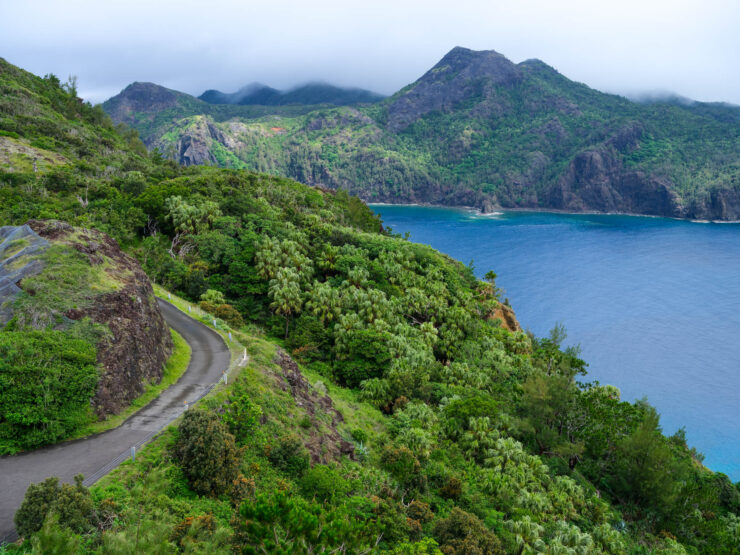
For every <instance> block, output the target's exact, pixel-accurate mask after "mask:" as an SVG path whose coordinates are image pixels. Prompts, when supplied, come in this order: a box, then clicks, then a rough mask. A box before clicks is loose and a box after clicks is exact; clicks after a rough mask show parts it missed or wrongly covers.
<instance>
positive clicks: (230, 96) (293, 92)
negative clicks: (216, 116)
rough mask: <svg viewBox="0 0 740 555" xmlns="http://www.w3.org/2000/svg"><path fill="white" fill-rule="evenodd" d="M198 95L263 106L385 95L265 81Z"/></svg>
mask: <svg viewBox="0 0 740 555" xmlns="http://www.w3.org/2000/svg"><path fill="white" fill-rule="evenodd" d="M198 98H200V99H201V100H203V101H204V102H208V103H209V104H241V105H249V104H259V105H263V106H285V105H288V104H333V105H335V106H346V105H348V104H360V103H363V102H365V103H371V102H378V101H379V100H382V99H383V98H385V97H384V96H383V95H382V94H377V93H374V92H371V91H367V90H365V89H357V88H342V87H335V86H334V85H328V84H326V83H308V84H306V85H302V86H300V87H295V88H293V89H290V90H288V91H279V90H277V89H273V88H272V87H268V86H267V85H263V84H262V83H251V84H249V85H247V86H246V87H243V88H241V89H239V90H238V91H237V92H235V93H223V92H221V91H217V90H213V89H210V90H207V91H206V92H204V93H203V94H202V95H200V96H199V97H198Z"/></svg>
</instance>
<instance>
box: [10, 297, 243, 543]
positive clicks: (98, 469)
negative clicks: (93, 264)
mask: <svg viewBox="0 0 740 555" xmlns="http://www.w3.org/2000/svg"><path fill="white" fill-rule="evenodd" d="M159 307H160V309H161V311H162V315H163V316H164V317H165V320H166V321H167V323H168V324H169V326H170V327H172V328H173V329H174V330H175V331H177V332H178V333H179V334H180V335H182V336H183V338H184V339H185V340H186V341H187V342H188V344H189V345H190V347H191V349H192V355H191V359H190V363H189V365H188V368H187V370H186V371H185V373H184V374H183V375H182V377H181V378H180V379H179V380H178V381H177V383H175V384H173V385H172V386H170V387H169V388H168V389H167V390H165V391H164V392H162V393H161V394H160V396H159V397H157V398H156V399H155V400H153V401H152V402H151V403H149V404H148V405H147V406H146V407H144V408H143V409H141V410H140V411H139V412H137V413H136V414H135V415H133V416H131V417H130V418H129V419H128V420H126V421H125V422H124V423H123V424H121V425H120V426H119V427H117V428H114V429H112V430H109V431H107V432H103V433H100V434H97V435H94V436H91V437H88V438H84V439H79V440H75V441H69V442H64V443H59V444H56V445H51V446H48V447H44V448H41V449H37V450H35V451H30V452H27V453H21V454H19V455H14V456H6V457H0V543H1V542H3V541H13V540H15V539H16V538H17V534H16V532H15V527H14V525H13V515H14V514H15V511H16V510H17V509H18V507H19V506H20V504H21V502H22V501H23V496H24V495H25V492H26V489H27V488H28V485H29V484H31V483H35V482H41V481H43V480H44V479H46V478H48V477H49V476H58V477H59V478H60V480H61V481H62V482H68V483H72V482H73V478H74V476H75V475H77V474H84V476H85V485H91V484H93V483H94V482H96V481H97V480H99V479H100V478H102V477H103V476H104V475H105V474H107V473H108V472H110V471H111V470H113V468H115V467H116V466H118V465H119V464H120V463H121V462H123V461H124V460H126V458H128V457H129V456H130V453H131V447H133V446H139V445H142V444H143V443H146V442H147V441H149V440H150V439H151V438H152V437H153V436H154V435H156V434H157V433H158V432H159V431H161V430H162V429H163V428H164V427H165V426H167V425H168V424H169V423H170V422H172V421H173V420H175V419H176V418H177V417H178V416H180V415H181V414H182V413H183V411H184V410H185V403H186V402H188V403H193V402H195V401H196V400H198V399H200V398H201V397H202V396H203V395H205V394H206V393H207V392H208V391H210V390H211V388H212V387H213V386H214V385H215V384H216V383H217V382H218V380H219V379H220V378H221V376H222V375H223V372H225V371H226V370H228V368H229V363H230V360H231V356H230V353H229V349H228V348H227V346H226V344H225V343H224V341H223V339H221V337H220V336H219V335H218V334H217V333H216V332H214V331H213V330H211V329H209V328H208V327H206V326H204V325H203V324H201V323H200V322H197V321H195V320H193V319H192V318H190V317H189V316H187V315H186V314H184V313H183V312H181V311H180V310H178V309H177V308H175V307H174V306H172V305H171V304H169V303H168V302H166V301H163V300H161V299H159Z"/></svg>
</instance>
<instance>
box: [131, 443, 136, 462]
mask: <svg viewBox="0 0 740 555" xmlns="http://www.w3.org/2000/svg"><path fill="white" fill-rule="evenodd" d="M131 462H136V446H135V445H134V446H133V447H131Z"/></svg>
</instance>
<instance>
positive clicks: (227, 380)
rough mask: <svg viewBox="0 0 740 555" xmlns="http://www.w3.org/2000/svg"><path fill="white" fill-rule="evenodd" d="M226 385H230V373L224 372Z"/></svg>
mask: <svg viewBox="0 0 740 555" xmlns="http://www.w3.org/2000/svg"><path fill="white" fill-rule="evenodd" d="M224 385H229V375H228V374H227V373H226V372H224Z"/></svg>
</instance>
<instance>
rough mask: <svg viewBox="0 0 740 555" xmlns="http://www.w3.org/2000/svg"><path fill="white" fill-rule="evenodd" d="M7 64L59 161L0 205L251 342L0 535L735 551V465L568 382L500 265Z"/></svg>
mask: <svg viewBox="0 0 740 555" xmlns="http://www.w3.org/2000/svg"><path fill="white" fill-rule="evenodd" d="M0 86H2V90H3V96H2V98H3V102H2V104H0V116H2V120H0V121H2V129H3V130H4V131H3V137H8V138H11V139H12V140H13V141H15V142H16V143H18V144H22V145H24V146H25V147H27V148H29V149H36V150H35V151H34V152H37V151H38V152H41V151H42V150H43V153H52V154H53V156H52V155H51V154H44V155H45V156H47V157H49V158H53V159H57V158H56V157H59V159H60V160H61V159H63V160H64V162H62V163H59V164H50V165H49V166H45V167H44V169H43V171H37V172H34V171H33V169H32V167H31V165H30V164H29V158H14V159H13V160H12V161H11V163H10V165H8V166H5V167H3V168H2V170H0V172H1V173H0V184H1V185H0V225H15V224H19V223H22V222H25V221H27V220H28V219H31V218H56V219H60V220H64V221H67V222H69V223H70V224H73V225H76V226H85V227H93V228H97V229H99V230H101V231H104V232H106V233H109V234H111V235H112V236H114V237H115V238H117V239H118V240H119V241H120V242H121V244H122V245H123V246H124V248H125V249H126V250H127V251H128V252H129V253H131V254H133V255H135V256H136V257H137V258H138V259H139V260H140V261H141V263H142V266H143V268H144V269H145V270H146V272H147V273H148V274H149V276H150V277H152V278H153V279H156V281H158V282H159V283H161V284H164V285H165V286H166V287H168V288H169V289H171V290H173V291H175V292H177V293H179V294H180V295H182V296H183V297H185V298H187V299H188V300H189V302H197V301H201V306H202V307H203V308H204V309H206V310H208V311H211V312H212V313H213V314H214V315H220V316H219V317H220V318H223V319H224V320H228V321H229V322H231V325H232V328H233V330H232V331H233V332H234V334H235V336H236V337H237V338H239V339H240V340H241V341H243V342H244V344H245V345H246V346H248V348H249V352H250V355H251V357H252V359H251V362H250V365H249V366H248V367H247V368H246V369H244V370H243V371H241V373H240V374H239V377H238V378H237V379H236V381H235V382H233V383H232V381H231V380H230V381H229V386H228V387H225V388H223V389H222V390H220V393H219V394H218V395H216V396H213V397H211V398H209V399H208V400H206V401H205V402H204V403H202V404H201V405H200V406H199V407H198V408H193V409H191V410H190V411H189V412H188V413H187V415H186V416H185V418H184V419H183V420H182V421H181V422H180V423H179V425H178V426H177V427H176V428H174V427H173V428H171V429H169V430H168V431H167V432H166V433H165V434H164V435H163V436H161V437H160V438H159V439H158V440H156V441H155V442H154V443H153V444H152V445H151V446H150V447H148V448H147V449H145V450H144V452H143V453H141V454H140V455H139V456H138V457H137V462H136V463H135V464H126V465H124V466H122V467H121V468H120V469H119V470H118V471H116V472H115V473H114V474H112V475H111V476H109V477H108V478H106V479H105V480H103V481H102V482H100V483H99V484H98V485H97V486H95V487H94V488H92V490H91V491H88V490H87V489H85V488H83V487H82V486H69V485H67V486H62V487H60V486H59V485H58V484H56V483H54V482H53V481H50V482H47V483H45V484H42V485H37V486H34V487H33V488H31V489H30V490H29V493H28V495H27V500H26V503H25V505H24V507H23V509H22V510H21V512H20V513H19V516H18V517H17V520H16V523H17V524H18V526H19V529H21V530H22V533H23V534H24V535H25V536H27V537H31V542H26V543H24V544H23V546H21V547H13V548H11V549H18V550H20V551H28V550H29V549H30V548H31V546H34V549H36V550H37V551H39V550H40V551H41V552H44V551H47V552H48V551H51V550H52V548H53V549H61V548H60V547H59V546H66V548H67V552H75V551H83V552H98V553H130V552H132V551H134V552H135V551H143V552H147V553H170V552H183V553H184V552H188V553H227V552H234V551H236V552H241V553H258V552H270V553H288V552H291V553H293V552H294V553H330V552H334V553H362V552H381V553H394V554H411V553H417V554H422V553H435V554H439V553H445V554H460V555H462V554H469V553H481V554H495V553H552V554H554V553H578V554H580V553H584V554H585V553H606V554H618V553H665V554H668V553H671V554H673V553H694V552H702V553H733V552H736V551H737V550H738V548H739V547H740V544H739V543H738V542H739V541H740V534H739V533H738V531H739V530H740V521H738V517H737V514H738V513H739V512H740V492H738V489H737V487H736V486H735V485H734V484H732V483H731V482H730V481H729V479H728V478H727V477H726V476H724V475H721V474H716V473H712V472H711V471H709V470H707V469H706V468H704V467H703V466H702V465H701V463H700V461H701V456H700V455H699V454H697V453H696V452H694V451H693V450H692V449H690V448H689V447H688V446H687V445H686V442H685V440H684V437H683V435H682V434H681V433H678V434H676V435H674V436H672V437H666V436H664V435H663V434H662V432H661V429H660V424H659V418H658V415H657V414H656V412H655V410H654V409H653V408H651V407H650V406H649V405H647V404H646V403H644V402H638V403H626V402H623V401H621V400H620V398H619V392H618V390H616V389H615V388H613V387H610V386H602V385H599V384H592V383H581V381H582V380H583V379H584V378H583V376H584V372H585V368H586V365H585V363H584V361H582V360H580V359H579V357H578V352H577V350H575V349H565V350H564V349H562V348H561V343H562V340H563V331H562V330H557V329H556V330H554V331H553V333H552V334H551V336H550V337H546V338H537V337H533V336H531V335H528V334H526V333H524V332H522V331H517V330H516V327H515V326H513V325H508V326H503V325H502V321H501V319H499V318H498V317H497V315H498V314H500V313H501V312H500V309H501V301H500V299H499V294H498V290H497V288H496V283H495V274H493V273H489V274H487V275H486V279H485V281H481V280H479V279H477V278H476V277H475V276H474V275H473V273H472V270H471V269H470V268H468V267H466V266H464V265H463V264H461V263H459V262H457V261H454V260H452V259H450V258H449V257H447V256H444V255H442V254H440V253H439V252H437V251H435V250H434V249H432V248H430V247H427V246H423V245H418V244H414V243H411V242H409V241H407V240H405V239H403V238H401V237H398V236H395V235H393V234H391V233H389V232H387V231H385V230H384V229H383V228H382V225H381V222H380V221H379V220H378V218H377V217H376V216H375V215H373V213H372V212H371V211H370V210H369V209H368V208H367V206H365V205H364V204H363V203H362V202H361V201H360V200H359V199H357V198H356V197H351V196H349V195H348V194H347V193H346V192H344V191H337V192H333V191H328V190H323V189H318V188H310V187H307V186H305V185H302V184H299V183H296V182H294V181H291V180H288V179H284V178H279V177H274V176H269V175H265V174H257V173H253V172H250V171H245V170H229V169H215V168H208V167H181V166H177V165H176V164H174V163H173V162H171V161H167V160H164V159H162V158H161V157H158V156H156V155H155V156H149V155H147V154H146V151H145V149H143V147H142V146H141V144H140V143H139V142H138V139H136V137H135V134H131V133H129V132H126V131H125V130H123V129H119V130H116V129H115V128H114V126H113V125H112V124H111V122H110V121H109V120H108V119H107V118H105V116H104V114H102V113H101V112H100V111H99V110H98V109H95V108H92V107H90V106H88V105H85V104H83V103H81V102H79V101H78V100H77V98H76V96H75V94H74V90H73V87H72V86H71V85H70V86H67V88H66V89H63V88H62V87H60V84H59V82H58V80H56V79H55V78H54V77H53V76H49V77H47V78H44V79H41V78H37V77H34V76H32V75H30V74H28V73H26V72H23V71H22V70H19V69H18V68H15V67H12V66H10V65H9V64H6V63H4V62H2V65H0ZM11 125H12V126H13V129H12V130H11V129H8V128H9V127H10V126H11ZM43 153H42V154H43ZM39 156H41V154H39ZM85 194H86V195H87V196H83V195H85ZM79 198H84V199H87V202H84V203H83V202H80V200H79ZM509 328H514V331H512V330H510V329H509Z"/></svg>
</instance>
